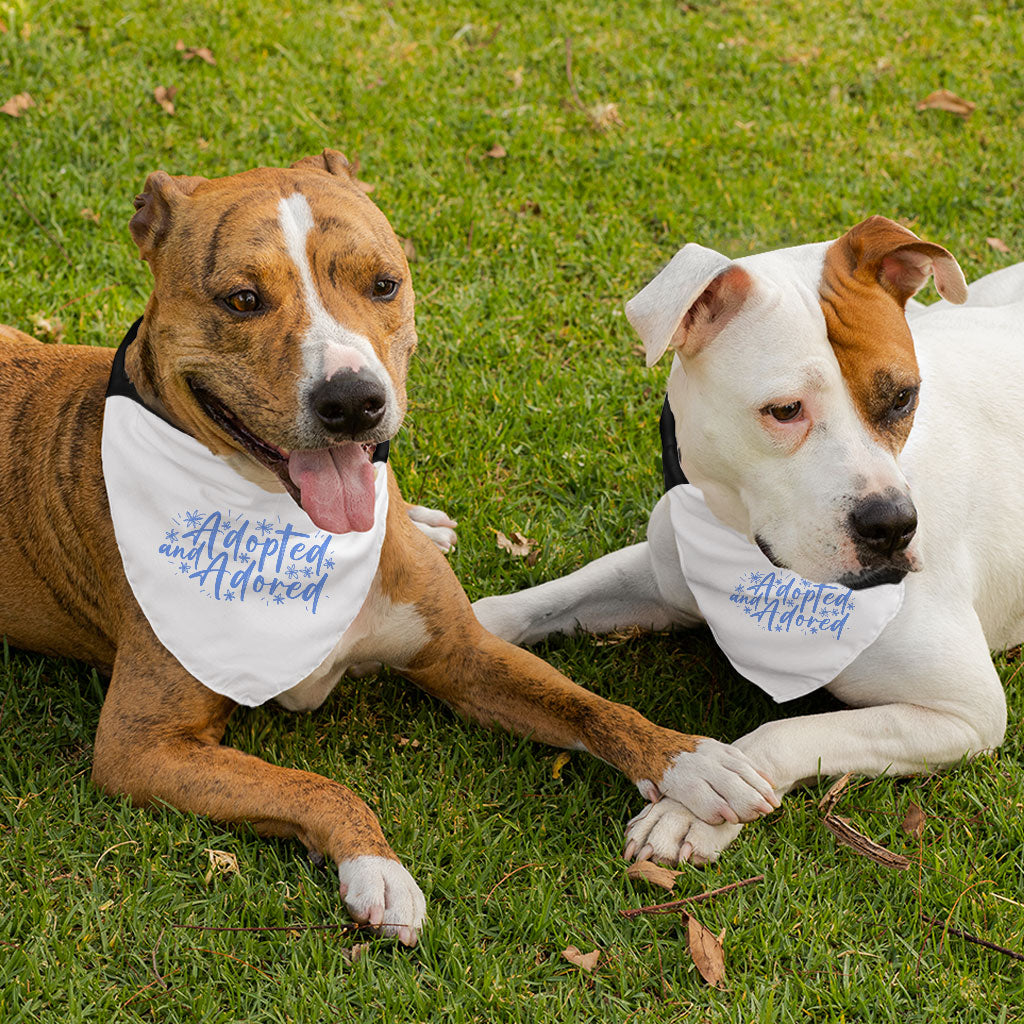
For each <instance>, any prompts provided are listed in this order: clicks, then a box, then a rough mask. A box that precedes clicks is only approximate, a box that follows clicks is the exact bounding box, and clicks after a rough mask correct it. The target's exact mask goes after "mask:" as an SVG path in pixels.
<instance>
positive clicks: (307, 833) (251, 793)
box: [93, 620, 425, 945]
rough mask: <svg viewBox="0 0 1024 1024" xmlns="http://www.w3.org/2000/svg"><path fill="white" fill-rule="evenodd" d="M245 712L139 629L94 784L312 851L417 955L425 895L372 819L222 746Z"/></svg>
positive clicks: (117, 685) (350, 803) (124, 646)
mask: <svg viewBox="0 0 1024 1024" xmlns="http://www.w3.org/2000/svg"><path fill="white" fill-rule="evenodd" d="M123 632H127V630H125V631H123ZM234 707H235V705H234V703H233V702H232V701H230V700H228V699H227V698H226V697H221V696H219V695H218V694H215V693H213V692H212V691H211V690H208V689H207V688H206V687H204V686H202V685H201V684H200V683H199V682H197V681H196V680H195V679H194V678H192V676H190V675H189V674H188V673H187V672H185V670H184V669H183V668H182V667H181V666H180V665H179V664H178V662H177V661H176V660H175V659H174V658H173V657H172V656H171V655H170V654H169V653H168V652H167V651H166V650H165V649H164V648H163V646H162V645H161V644H160V643H159V642H158V641H157V639H156V637H155V636H153V634H152V632H151V630H150V629H149V626H148V623H146V622H145V620H141V621H139V622H135V623H133V625H132V628H131V636H130V638H128V639H127V640H126V641H125V640H123V641H122V643H121V644H120V646H119V648H118V652H117V657H116V660H115V662H114V671H113V675H112V677H111V681H110V687H109V689H108V691H107V697H106V700H105V702H104V705H103V711H102V713H101V715H100V723H99V728H98V730H97V733H96V749H95V757H94V762H93V779H94V781H95V782H96V783H97V785H99V786H100V787H101V788H102V789H103V790H105V791H106V792H108V793H111V794H123V795H125V796H128V797H130V798H131V799H132V801H133V802H134V803H136V804H140V805H146V804H157V803H167V804H170V805H171V806H172V807H176V808H178V809H179V810H182V811H189V812H193V813H196V814H204V815H207V816H209V817H211V818H215V819H216V820H218V821H222V822H228V823H231V824H249V825H252V827H253V828H255V829H256V831H257V832H258V833H260V835H264V836H281V837H294V838H296V839H298V840H300V841H301V842H302V843H304V844H305V845H306V847H307V848H308V849H309V850H311V851H313V852H315V853H318V854H323V855H325V856H326V857H328V858H330V859H331V860H332V861H334V863H335V864H337V865H338V874H339V879H340V883H341V894H342V896H343V897H344V899H345V903H346V906H347V907H348V910H349V913H350V914H351V915H352V917H353V918H354V919H355V920H357V921H360V922H366V923H368V924H369V925H371V926H372V927H374V928H377V929H379V930H380V931H381V932H383V933H384V934H385V935H396V936H397V937H398V938H399V939H400V940H401V941H402V942H403V943H405V944H406V945H414V944H415V942H416V940H417V937H418V935H419V931H420V928H421V927H422V925H423V919H424V913H425V903H424V899H423V895H422V893H421V892H420V889H419V887H418V886H417V885H416V883H415V882H414V881H413V879H412V877H411V876H410V875H409V873H408V872H407V871H406V870H405V868H404V867H402V865H401V864H400V863H399V861H398V859H397V857H396V856H395V854H394V852H393V851H392V849H391V847H390V846H389V845H388V843H387V840H386V839H385V838H384V834H383V833H382V831H381V828H380V825H379V824H378V822H377V819H376V817H375V816H374V814H373V812H372V811H371V810H370V808H369V807H367V806H366V804H365V803H364V802H363V801H362V800H360V799H359V797H357V796H356V795H355V794H354V793H353V792H352V791H351V790H349V789H346V788H345V787H344V786H342V785H340V784H339V783H337V782H334V781H332V780H331V779H326V778H324V777H322V776H319V775H314V774H312V773H310V772H304V771H296V770H293V769H289V768H280V767H277V766H276V765H271V764H268V763H267V762H266V761H262V760H260V759H259V758H258V757H252V756H250V755H248V754H243V753H242V752H241V751H238V750H234V749H232V748H231V747H226V746H222V745H221V743H220V740H221V737H222V736H223V734H224V729H225V727H226V725H227V721H228V718H229V717H230V715H231V712H232V711H233V709H234Z"/></svg>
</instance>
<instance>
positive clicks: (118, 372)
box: [107, 316, 391, 462]
mask: <svg viewBox="0 0 1024 1024" xmlns="http://www.w3.org/2000/svg"><path fill="white" fill-rule="evenodd" d="M141 324H142V317H141V316H140V317H139V319H138V320H136V321H135V323H133V324H132V325H131V327H129V328H128V333H127V334H126V335H125V336H124V340H123V341H122V342H121V344H120V345H118V347H117V352H115V353H114V365H113V366H112V367H111V368H110V381H109V382H108V384H107V398H110V397H111V395H120V396H121V397H122V398H130V399H131V400H132V401H133V402H138V403H139V405H141V406H142V407H143V409H146V410H147V411H149V412H152V413H153V415H154V416H156V415H158V413H155V412H153V410H152V409H150V408H149V406H148V405H146V403H145V402H144V401H143V400H142V396H141V395H140V394H139V393H138V391H136V390H135V385H134V384H133V383H132V382H131V381H130V380H129V379H128V374H127V373H125V372H124V355H125V352H127V351H128V346H129V345H130V344H131V343H132V342H133V341H134V340H135V338H136V335H138V333H139V327H140V326H141ZM165 422H166V421H165ZM171 425H172V426H173V424H171ZM390 451H391V442H390V441H381V443H380V444H379V445H377V447H376V448H374V450H373V455H372V457H371V460H370V461H371V462H387V461H388V454H389V453H390Z"/></svg>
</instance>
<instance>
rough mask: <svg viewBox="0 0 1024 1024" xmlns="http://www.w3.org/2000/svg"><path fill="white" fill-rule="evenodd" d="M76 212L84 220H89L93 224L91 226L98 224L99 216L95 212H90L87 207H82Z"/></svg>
mask: <svg viewBox="0 0 1024 1024" xmlns="http://www.w3.org/2000/svg"><path fill="white" fill-rule="evenodd" d="M78 212H79V213H80V214H81V216H83V217H84V218H85V219H86V220H91V221H92V222H93V224H99V222H100V215H99V214H98V213H97V212H96V211H95V210H90V209H89V207H88V206H83V207H82V209H81V210H79V211H78Z"/></svg>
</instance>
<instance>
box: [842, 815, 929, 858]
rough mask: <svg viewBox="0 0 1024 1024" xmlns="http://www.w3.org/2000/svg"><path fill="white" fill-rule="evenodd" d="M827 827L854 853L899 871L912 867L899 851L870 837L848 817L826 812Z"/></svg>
mask: <svg viewBox="0 0 1024 1024" xmlns="http://www.w3.org/2000/svg"><path fill="white" fill-rule="evenodd" d="M822 821H823V823H824V825H825V828H827V829H828V830H829V832H831V833H832V835H834V836H835V837H836V839H838V840H839V842H841V843H843V844H844V845H846V846H848V847H850V849H851V850H853V852H854V853H859V854H860V855H861V856H862V857H867V858H868V860H873V861H874V862H875V863H876V864H881V865H882V866H883V867H887V868H895V869H896V870H897V871H906V870H907V868H909V867H910V861H909V860H907V858H906V857H904V856H902V855H901V854H899V853H893V852H892V850H888V849H886V848H885V847H884V846H881V845H880V844H879V843H876V842H875V841H874V840H873V839H868V837H867V836H866V835H864V833H863V832H858V831H857V829H855V828H854V827H853V826H852V825H851V824H850V822H849V820H848V819H847V818H840V817H839V816H838V815H836V814H826V815H825V817H824V818H823V819H822Z"/></svg>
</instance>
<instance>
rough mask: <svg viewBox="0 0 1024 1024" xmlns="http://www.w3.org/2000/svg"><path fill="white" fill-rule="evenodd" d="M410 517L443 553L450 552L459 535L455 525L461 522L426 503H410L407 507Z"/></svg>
mask: <svg viewBox="0 0 1024 1024" xmlns="http://www.w3.org/2000/svg"><path fill="white" fill-rule="evenodd" d="M406 511H407V512H408V513H409V518H410V519H411V520H412V521H413V522H414V523H415V524H416V526H417V527H418V528H419V529H420V530H422V531H423V533H425V534H426V535H427V536H428V537H429V538H430V539H431V540H432V541H433V542H434V544H435V546H436V547H437V548H438V549H439V550H440V551H441V552H442V553H443V554H448V552H449V551H451V549H452V548H453V547H455V542H456V541H457V540H458V537H457V536H456V535H455V527H456V526H458V525H459V524H458V523H457V522H455V520H454V519H451V518H449V517H448V516H447V515H445V514H444V512H442V511H441V510H440V509H437V508H427V507H426V505H409V506H408V507H407V508H406Z"/></svg>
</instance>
